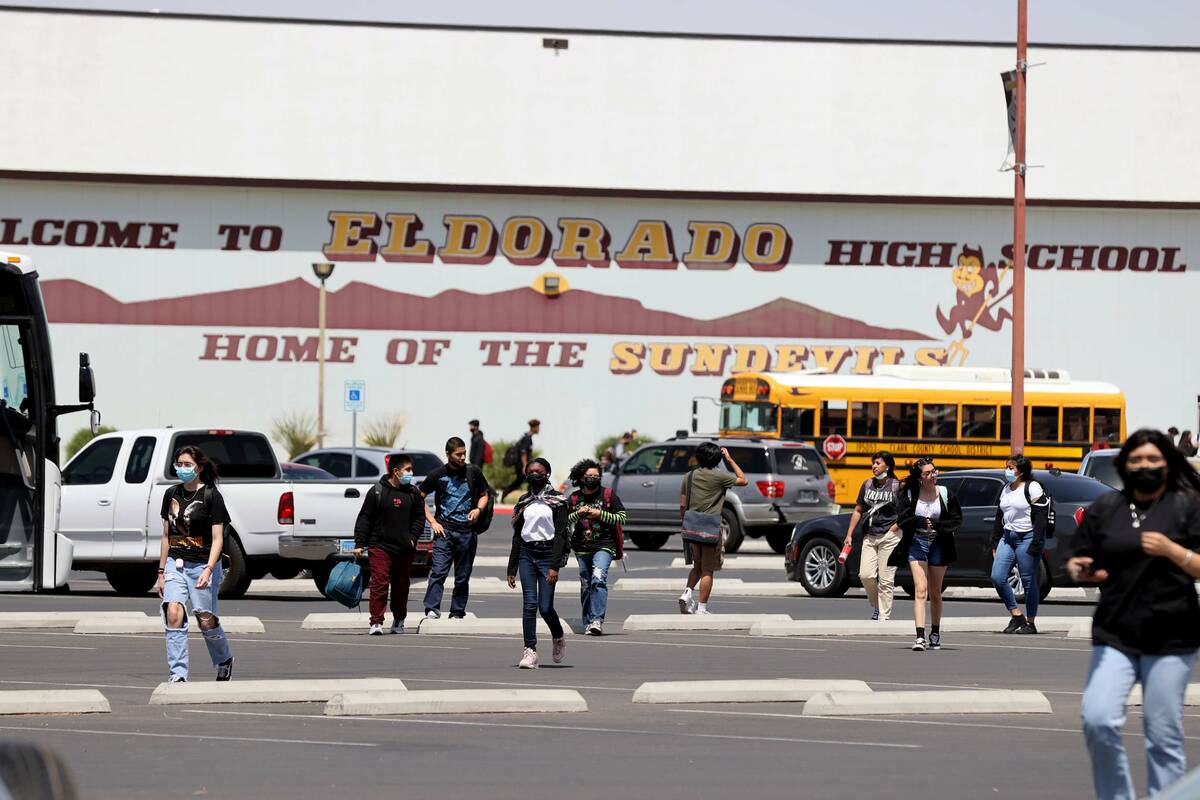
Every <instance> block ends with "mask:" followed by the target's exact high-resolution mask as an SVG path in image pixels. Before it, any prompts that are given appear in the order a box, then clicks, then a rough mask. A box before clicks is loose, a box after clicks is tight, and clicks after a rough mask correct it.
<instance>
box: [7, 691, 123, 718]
mask: <svg viewBox="0 0 1200 800" xmlns="http://www.w3.org/2000/svg"><path fill="white" fill-rule="evenodd" d="M110 711H112V708H111V707H110V706H109V705H108V699H107V698H106V697H105V696H104V695H102V694H100V692H98V691H96V690H95V689H38V690H35V691H28V692H24V691H22V692H0V714H107V713H109V712H110Z"/></svg>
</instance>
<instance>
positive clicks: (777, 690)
mask: <svg viewBox="0 0 1200 800" xmlns="http://www.w3.org/2000/svg"><path fill="white" fill-rule="evenodd" d="M869 691H871V687H870V686H868V685H867V684H866V683H864V682H863V681H853V680H819V679H792V678H781V679H777V680H736V681H663V682H657V683H643V684H642V685H641V686H639V687H638V688H637V691H635V692H634V693H633V702H635V703H803V702H804V701H805V700H808V699H809V698H810V697H812V696H813V695H814V694H816V693H817V692H869Z"/></svg>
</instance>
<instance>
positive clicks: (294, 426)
mask: <svg viewBox="0 0 1200 800" xmlns="http://www.w3.org/2000/svg"><path fill="white" fill-rule="evenodd" d="M271 437H272V438H273V439H274V440H275V441H276V442H277V443H278V444H279V446H280V447H282V448H283V450H284V452H286V453H287V454H288V458H289V459H290V458H295V457H296V456H298V455H300V454H301V453H305V452H308V451H309V450H312V449H313V448H314V447H316V446H317V439H318V436H317V418H316V417H314V416H313V415H312V414H308V413H305V412H300V411H298V412H293V413H291V414H286V415H284V416H282V417H279V418H277V419H276V420H275V423H274V425H272V427H271Z"/></svg>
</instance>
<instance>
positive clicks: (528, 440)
mask: <svg viewBox="0 0 1200 800" xmlns="http://www.w3.org/2000/svg"><path fill="white" fill-rule="evenodd" d="M541 432H542V423H541V420H537V419H531V420H529V430H527V431H525V433H523V434H521V438H520V439H517V441H515V442H513V443H512V444H511V445H510V446H509V448H508V451H507V452H506V453H505V454H504V464H505V465H506V466H509V467H514V468H515V469H516V474H515V476H514V477H513V480H512V483H510V484H509V485H508V486H506V487H504V491H503V492H501V493H500V497H501V499H503V498H505V497H507V496H508V495H509V494H510V493H512V492H514V491H516V490H517V489H520V488H521V487H522V486H524V485H525V470H526V469H527V468H528V467H529V462H530V461H532V460H533V437H534V436H536V435H537V434H539V433H541Z"/></svg>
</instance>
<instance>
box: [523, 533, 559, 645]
mask: <svg viewBox="0 0 1200 800" xmlns="http://www.w3.org/2000/svg"><path fill="white" fill-rule="evenodd" d="M553 566H554V548H553V547H548V548H532V547H529V546H527V545H522V546H521V557H520V560H519V561H518V562H517V573H518V574H519V575H520V576H521V594H522V595H523V600H524V603H523V605H522V606H521V633H522V634H523V635H524V637H525V646H526V647H532V648H533V649H534V650H536V649H537V615H538V614H541V615H542V619H544V620H546V624H547V625H549V626H550V635H551V636H553V637H554V638H555V639H561V638H562V636H563V629H562V622H560V621H559V619H558V612H557V611H555V610H554V587H553V586H552V585H551V584H550V581H548V580H547V579H546V576H547V575H549V574H550V570H551V568H553Z"/></svg>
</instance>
